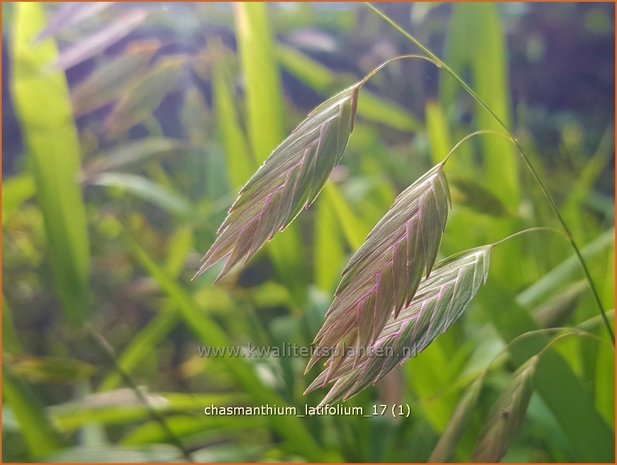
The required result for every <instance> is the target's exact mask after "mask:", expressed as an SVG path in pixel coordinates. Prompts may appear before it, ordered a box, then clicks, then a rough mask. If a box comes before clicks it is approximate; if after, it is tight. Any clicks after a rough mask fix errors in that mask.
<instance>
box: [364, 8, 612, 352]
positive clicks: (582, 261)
mask: <svg viewBox="0 0 617 465" xmlns="http://www.w3.org/2000/svg"><path fill="white" fill-rule="evenodd" d="M365 5H366V6H367V7H368V8H370V9H371V10H373V11H374V12H375V13H376V14H377V15H379V16H380V17H381V18H382V19H383V20H384V21H386V22H387V23H388V24H390V25H391V26H392V27H393V28H394V29H396V30H397V31H398V32H400V33H401V34H402V35H404V36H405V37H406V38H407V39H409V40H410V41H411V42H413V44H414V45H415V46H416V47H418V48H419V49H420V50H422V51H423V52H424V53H426V54H427V55H428V57H430V58H432V60H433V62H434V63H435V65H436V66H437V67H439V68H443V69H444V71H446V72H447V73H448V74H449V75H450V76H452V77H453V78H454V79H455V80H456V81H457V82H458V83H459V84H460V85H461V87H463V89H465V91H466V92H467V93H468V94H469V95H470V96H471V97H472V98H473V99H474V100H475V101H476V102H477V103H478V104H479V105H481V106H482V107H483V108H484V109H485V110H486V111H488V112H489V114H490V115H491V116H492V117H493V118H494V119H495V121H496V122H497V124H499V126H501V128H502V129H503V130H504V132H505V133H506V134H508V136H510V137H511V138H512V141H513V142H514V144H515V145H516V147H517V148H518V151H519V154H520V156H521V158H522V159H523V163H524V164H525V166H526V167H527V169H528V170H529V172H530V173H531V175H532V176H533V178H534V179H535V181H536V182H537V183H538V186H539V187H540V190H541V191H542V194H543V195H544V197H545V198H546V200H547V202H548V204H549V206H550V207H551V209H552V210H553V212H554V213H555V216H556V217H557V220H558V221H559V223H560V224H561V227H562V229H563V231H564V233H565V234H566V237H567V238H568V241H569V242H570V245H571V246H572V249H573V250H574V253H575V254H576V257H577V258H578V261H579V262H580V264H581V268H582V269H583V273H584V274H585V279H586V280H587V282H588V283H589V288H590V289H591V293H592V294H593V298H594V300H595V302H596V304H597V307H598V311H599V312H600V315H601V316H602V320H603V321H604V325H605V327H606V330H607V331H608V333H609V336H610V338H611V340H612V342H613V345H615V334H614V332H613V328H612V327H611V324H610V322H609V321H608V318H607V316H606V311H605V309H604V305H603V304H602V300H601V299H600V294H599V293H598V290H597V288H596V285H595V283H594V282H593V279H592V278H591V273H590V272H589V268H588V267H587V263H586V262H585V259H584V258H583V255H582V254H581V251H580V249H579V247H578V245H577V243H576V241H575V240H574V237H573V236H572V232H571V231H570V228H569V226H568V225H567V223H566V222H565V220H564V219H563V217H562V216H561V213H559V209H558V208H557V204H556V203H555V201H554V200H553V197H552V196H551V194H550V192H549V191H548V188H547V187H546V185H545V184H544V182H543V181H542V178H540V175H539V174H538V172H537V171H536V169H535V168H534V166H533V164H532V163H531V160H530V159H529V157H528V156H527V154H526V153H525V150H524V149H523V147H522V146H521V144H520V142H519V141H518V140H517V139H516V137H515V136H514V134H513V133H512V132H511V131H510V130H509V129H508V127H507V126H506V125H505V123H504V122H503V121H502V120H501V118H499V116H497V114H495V112H494V111H493V110H491V108H490V107H489V106H488V104H486V103H485V102H484V100H482V98H480V96H479V95H478V94H476V92H474V90H473V89H472V88H471V87H469V85H468V84H467V83H466V82H465V81H464V80H463V78H461V77H460V76H459V75H458V74H457V73H456V72H455V71H454V70H453V69H452V68H450V67H449V66H448V65H447V64H446V63H444V62H443V61H442V60H441V59H440V58H439V57H438V56H437V55H435V54H434V53H433V52H432V51H431V50H429V49H428V48H427V47H426V46H425V45H424V44H422V43H421V42H420V41H419V40H418V39H416V38H415V37H414V36H412V35H411V34H409V33H408V32H407V31H405V29H403V28H402V27H401V26H400V25H399V24H398V23H397V22H396V21H394V20H393V19H392V18H390V17H389V16H387V15H386V14H385V13H383V12H382V11H380V10H379V9H378V8H376V7H375V6H373V5H371V4H370V3H365Z"/></svg>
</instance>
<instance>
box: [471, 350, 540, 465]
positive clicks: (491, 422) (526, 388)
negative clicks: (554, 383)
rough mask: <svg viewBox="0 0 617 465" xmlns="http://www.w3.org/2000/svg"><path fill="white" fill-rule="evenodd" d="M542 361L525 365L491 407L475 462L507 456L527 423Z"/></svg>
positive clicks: (532, 359)
mask: <svg viewBox="0 0 617 465" xmlns="http://www.w3.org/2000/svg"><path fill="white" fill-rule="evenodd" d="M539 360H540V358H539V356H538V355H535V356H533V357H531V358H530V359H529V360H527V362H525V363H524V364H523V365H521V367H520V368H519V369H518V370H516V373H514V376H513V377H512V380H511V381H510V384H509V385H508V387H507V388H506V390H505V391H503V392H502V393H501V394H500V396H499V397H498V399H497V400H496V401H495V403H494V404H493V406H492V407H491V410H490V412H489V416H488V419H487V420H486V423H485V424H484V429H483V431H482V434H481V436H480V439H479V441H478V444H477V445H476V450H475V452H474V454H473V460H474V461H477V462H493V463H494V462H500V461H501V459H502V458H503V456H504V455H505V454H506V452H507V450H508V447H509V446H510V444H511V442H512V440H513V439H514V437H515V436H516V434H517V433H518V431H519V430H520V429H521V426H522V424H523V420H524V419H525V414H526V413H527V406H528V405H529V399H530V398H531V394H532V393H533V378H534V375H535V372H536V367H537V365H538V361H539Z"/></svg>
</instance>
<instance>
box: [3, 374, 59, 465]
mask: <svg viewBox="0 0 617 465" xmlns="http://www.w3.org/2000/svg"><path fill="white" fill-rule="evenodd" d="M2 372H3V373H2V400H3V401H4V402H6V403H7V404H8V405H9V406H10V407H11V410H12V412H13V414H14V415H15V418H17V421H18V422H19V426H20V429H21V433H22V434H23V436H24V438H25V440H26V444H27V445H28V449H29V451H30V454H31V455H32V457H33V458H38V459H40V458H42V457H45V456H46V455H47V454H50V453H51V452H53V451H55V450H57V449H60V448H61V447H62V442H61V440H60V438H59V436H58V434H57V432H56V431H55V430H54V428H53V427H52V426H51V424H50V422H49V418H48V417H47V416H46V415H45V409H44V408H43V405H42V404H41V402H40V400H39V399H38V398H37V397H36V396H35V395H34V393H33V392H32V391H31V390H30V388H29V387H28V386H26V385H25V384H24V383H22V382H20V381H18V380H17V379H15V378H14V377H13V376H12V374H11V372H10V369H9V368H8V367H7V366H6V365H4V366H3V369H2Z"/></svg>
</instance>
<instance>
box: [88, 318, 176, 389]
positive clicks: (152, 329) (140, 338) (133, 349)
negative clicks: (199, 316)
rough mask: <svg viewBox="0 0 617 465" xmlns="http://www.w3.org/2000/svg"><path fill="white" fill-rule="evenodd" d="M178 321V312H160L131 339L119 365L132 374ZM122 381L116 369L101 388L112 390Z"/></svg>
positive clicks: (119, 358) (119, 359)
mask: <svg viewBox="0 0 617 465" xmlns="http://www.w3.org/2000/svg"><path fill="white" fill-rule="evenodd" d="M177 323H178V314H177V312H175V311H173V310H167V311H163V312H161V313H159V314H158V315H157V316H156V317H154V319H153V320H152V321H150V322H149V323H148V324H147V325H146V326H145V327H144V328H142V329H141V330H140V331H139V332H138V333H137V334H135V336H134V337H133V338H132V339H131V343H130V345H129V346H128V347H127V348H126V349H124V351H123V352H122V354H121V355H120V357H118V365H119V366H120V367H121V368H122V370H123V371H124V372H125V373H129V374H130V373H131V372H132V371H133V370H134V369H135V368H136V367H138V366H139V364H140V363H141V362H142V361H143V360H144V359H146V358H147V357H148V355H149V354H151V353H152V351H154V350H155V349H156V347H157V345H158V344H159V343H160V342H161V341H162V340H163V339H164V338H165V337H166V336H167V335H168V334H169V333H170V331H171V330H172V329H173V328H174V327H175V326H176V325H177ZM122 382H123V380H122V376H120V374H119V373H118V372H117V371H116V370H114V371H113V372H112V373H110V374H109V375H108V376H107V377H106V378H105V379H104V380H103V382H102V383H101V386H100V388H99V390H101V391H111V390H112V389H115V388H117V387H119V386H120V385H121V384H122Z"/></svg>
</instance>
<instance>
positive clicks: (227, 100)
mask: <svg viewBox="0 0 617 465" xmlns="http://www.w3.org/2000/svg"><path fill="white" fill-rule="evenodd" d="M210 48H211V49H212V50H213V52H214V53H215V54H216V55H217V56H221V57H222V58H223V59H224V58H225V56H226V55H224V54H223V52H224V50H225V49H224V48H223V45H222V44H221V43H220V42H219V41H216V42H214V44H213V45H211V46H210ZM231 83H232V80H231V73H229V72H228V69H227V66H226V61H222V63H219V64H218V66H216V67H214V69H213V70H212V95H213V100H214V111H215V113H216V116H217V123H218V130H219V133H220V135H221V139H222V140H223V143H224V147H225V157H226V160H227V176H228V178H229V184H230V185H231V186H232V187H233V188H234V189H239V188H240V187H242V186H243V185H244V184H245V183H246V182H247V181H248V180H249V178H250V177H251V174H252V173H253V172H254V170H255V168H256V166H257V164H256V163H255V159H254V158H253V157H252V156H251V152H250V150H249V146H248V143H247V141H246V136H245V134H244V131H243V130H242V127H241V126H240V121H239V118H238V115H237V112H236V107H235V105H234V94H233V87H232V85H231Z"/></svg>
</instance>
